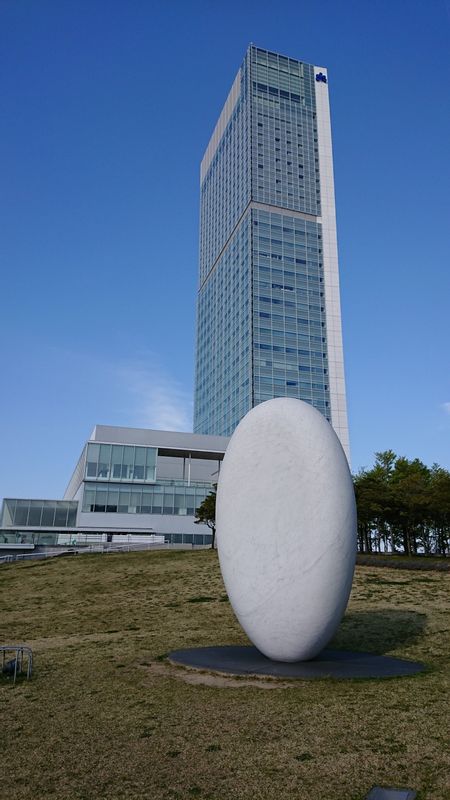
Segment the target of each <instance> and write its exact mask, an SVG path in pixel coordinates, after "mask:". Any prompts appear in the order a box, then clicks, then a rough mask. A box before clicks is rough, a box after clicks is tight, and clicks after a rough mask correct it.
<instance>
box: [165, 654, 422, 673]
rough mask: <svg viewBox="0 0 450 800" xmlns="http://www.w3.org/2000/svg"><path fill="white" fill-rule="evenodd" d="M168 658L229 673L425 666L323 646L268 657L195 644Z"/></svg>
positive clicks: (413, 668) (391, 670)
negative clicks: (292, 656) (288, 657)
mask: <svg viewBox="0 0 450 800" xmlns="http://www.w3.org/2000/svg"><path fill="white" fill-rule="evenodd" d="M169 661H170V662H171V663H172V664H177V665H180V666H183V667H192V668H194V669H200V670H207V671H209V672H222V673H226V674H231V675H261V676H264V677H270V678H300V679H311V678H340V679H348V678H395V677H402V676H404V675H415V674H416V672H421V671H422V670H424V669H425V665H424V664H421V663H420V662H418V661H405V660H403V659H400V658H392V657H391V656H377V655H375V654H374V653H357V652H350V651H348V650H322V652H321V653H320V654H319V655H318V656H316V658H313V659H312V661H295V662H292V663H288V662H285V661H271V660H270V659H269V658H266V656H263V655H262V653H260V652H259V650H257V649H256V647H233V646H231V647H196V648H191V649H189V650H173V651H172V653H169Z"/></svg>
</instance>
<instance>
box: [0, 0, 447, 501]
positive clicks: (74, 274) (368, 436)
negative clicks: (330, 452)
mask: <svg viewBox="0 0 450 800" xmlns="http://www.w3.org/2000/svg"><path fill="white" fill-rule="evenodd" d="M449 32H450V5H449V3H448V2H446V0H428V2H425V1H424V2H420V1H418V0H410V2H400V0H389V2H388V1H387V0H372V1H371V2H368V1H367V2H364V0H358V2H356V1H355V2H353V1H352V2H345V0H343V1H342V2H337V0H334V2H333V1H332V0H322V2H320V3H313V2H311V0H310V2H299V1H298V0H296V1H295V2H290V1H288V0H279V2H278V3H273V2H270V3H269V2H265V0H263V1H262V2H261V0H260V1H259V2H256V1H253V0H248V1H246V0H240V2H235V0H231V1H230V2H227V3H226V4H225V3H219V2H198V1H197V0H190V1H189V2H181V1H180V0H172V1H171V2H162V0H160V2H151V0H147V1H144V0H128V2H123V0H121V1H120V2H119V1H118V0H39V2H35V0H20V2H17V0H2V1H1V2H0V52H1V64H0V91H1V108H2V118H3V120H2V126H1V132H0V137H1V147H0V170H1V173H0V185H1V190H0V204H1V207H0V219H1V233H0V263H1V267H2V292H1V300H2V303H1V314H0V325H1V335H0V343H1V364H2V373H3V378H4V380H3V388H2V392H1V395H0V402H1V412H0V426H1V430H0V446H1V460H0V496H13V497H14V496H30V497H58V496H61V494H62V492H63V491H64V488H65V485H66V483H67V481H68V479H69V477H70V474H71V471H72V468H73V466H74V464H75V462H76V460H77V458H78V455H79V453H80V451H81V448H82V445H83V443H84V441H85V440H86V439H87V437H88V436H89V434H90V432H91V430H92V428H93V426H94V425H95V423H103V424H118V425H130V426H149V427H156V428H158V427H161V428H173V429H185V430H186V429H188V430H189V429H191V424H192V392H193V374H194V344H195V299H196V281H197V261H198V256H197V254H198V241H197V240H198V196H199V189H198V173H199V164H200V160H201V157H202V155H203V151H204V149H205V147H206V145H207V143H208V139H209V136H210V134H211V132H212V129H213V127H214V124H215V121H216V118H217V116H218V114H219V112H220V110H221V107H222V105H223V102H224V100H225V98H226V95H227V92H228V90H229V88H230V85H231V83H232V80H233V78H234V76H235V74H236V71H237V69H238V67H239V65H240V63H241V61H242V58H243V55H244V52H245V50H246V47H247V46H248V44H249V42H254V43H255V44H258V45H260V46H261V47H266V48H268V49H272V50H275V51H278V52H281V53H284V54H286V55H290V56H293V57H295V58H299V59H301V60H304V61H308V62H310V63H315V64H318V65H323V66H326V67H328V70H329V84H330V93H331V103H332V123H333V141H334V157H335V180H336V202H337V213H338V237H339V254H340V270H341V296H342V317H343V334H344V352H345V367H346V378H347V395H348V409H349V422H350V437H351V448H352V466H353V469H355V470H356V469H357V468H359V467H361V466H365V465H366V466H369V465H371V463H372V461H373V453H374V452H375V451H377V450H383V449H387V448H392V449H394V450H395V451H396V452H397V453H399V454H403V455H406V456H408V457H410V458H414V457H418V458H421V459H422V460H423V461H425V463H427V464H431V463H433V462H435V461H436V462H438V463H440V464H441V465H443V466H446V467H450V370H449V366H450V363H449V362H450V358H449V341H450V336H449V297H450V259H449V256H450V252H449V251H450V246H449V221H450V208H449V205H450V204H449V185H450V174H449V173H450V169H449V156H448V145H449V141H450V111H449V102H448V97H449V78H450V70H449V66H450V41H449V39H450V37H449Z"/></svg>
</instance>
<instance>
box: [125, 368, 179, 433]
mask: <svg viewBox="0 0 450 800" xmlns="http://www.w3.org/2000/svg"><path fill="white" fill-rule="evenodd" d="M117 377H118V379H119V380H120V382H121V384H122V389H123V390H124V392H125V395H126V396H128V397H129V399H130V408H127V409H126V414H127V417H128V419H129V422H128V424H129V425H138V426H142V427H145V428H156V429H159V430H166V431H167V430H168V431H190V430H192V397H191V395H190V393H189V392H188V391H186V389H184V388H183V386H182V385H181V384H180V383H179V382H178V381H177V380H176V379H174V378H173V377H172V376H170V375H168V374H167V373H165V372H164V370H163V369H162V368H161V367H160V366H157V365H155V364H152V365H151V366H150V367H149V366H144V365H143V364H131V365H126V366H123V367H119V368H118V372H117Z"/></svg>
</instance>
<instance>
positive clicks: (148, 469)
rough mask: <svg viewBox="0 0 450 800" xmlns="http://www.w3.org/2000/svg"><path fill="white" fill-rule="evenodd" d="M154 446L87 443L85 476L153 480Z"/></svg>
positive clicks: (91, 477)
mask: <svg viewBox="0 0 450 800" xmlns="http://www.w3.org/2000/svg"><path fill="white" fill-rule="evenodd" d="M157 453H158V450H157V448H156V447H141V446H136V447H135V446H133V445H122V444H94V443H92V442H89V443H88V446H87V456H86V477H87V478H90V479H96V478H99V479H102V480H119V481H120V480H123V481H154V480H155V478H156V458H157Z"/></svg>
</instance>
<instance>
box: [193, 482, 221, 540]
mask: <svg viewBox="0 0 450 800" xmlns="http://www.w3.org/2000/svg"><path fill="white" fill-rule="evenodd" d="M216 491H217V484H215V485H214V489H213V490H212V492H210V493H209V494H208V495H207V496H206V497H205V499H204V500H203V502H202V503H201V504H200V505H199V507H198V508H197V510H196V512H195V516H196V519H195V520H194V522H195V524H196V525H207V526H208V528H210V530H211V532H212V539H211V548H212V550H214V545H215V542H216Z"/></svg>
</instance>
